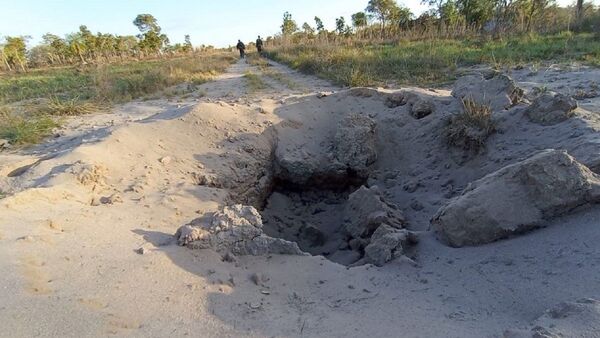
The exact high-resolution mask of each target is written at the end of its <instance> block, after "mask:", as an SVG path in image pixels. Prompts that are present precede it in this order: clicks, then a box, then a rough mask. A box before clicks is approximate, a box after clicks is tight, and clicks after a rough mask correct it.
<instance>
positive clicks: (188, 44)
mask: <svg viewBox="0 0 600 338" xmlns="http://www.w3.org/2000/svg"><path fill="white" fill-rule="evenodd" d="M184 40H185V43H184V44H183V47H182V48H183V51H184V52H186V53H188V52H191V51H192V50H193V49H194V48H193V47H192V40H191V38H190V36H189V34H186V35H185V37H184Z"/></svg>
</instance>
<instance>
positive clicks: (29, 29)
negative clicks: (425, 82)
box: [0, 0, 598, 47]
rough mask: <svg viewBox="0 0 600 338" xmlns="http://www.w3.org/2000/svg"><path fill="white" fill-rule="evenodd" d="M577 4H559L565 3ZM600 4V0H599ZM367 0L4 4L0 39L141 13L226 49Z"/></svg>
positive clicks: (175, 35) (32, 0)
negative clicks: (286, 16)
mask: <svg viewBox="0 0 600 338" xmlns="http://www.w3.org/2000/svg"><path fill="white" fill-rule="evenodd" d="M573 1H574V0H559V1H558V2H559V3H560V4H561V5H566V4H571V3H572V2H573ZM596 1H598V0H596ZM367 2H368V0H246V1H241V0H238V1H235V0H217V1H214V0H177V1H166V0H0V36H5V35H30V36H31V37H32V38H33V39H32V43H37V42H39V41H40V38H41V36H42V35H43V34H45V33H48V32H51V33H54V34H57V35H60V36H64V35H65V34H67V33H69V32H73V31H76V30H77V29H78V27H79V25H82V24H85V25H87V26H88V28H89V29H90V30H91V31H92V32H94V33H96V32H98V31H100V32H103V33H113V34H120V35H128V34H137V33H138V32H137V28H136V27H135V26H134V25H133V24H132V21H133V19H134V18H135V16H136V15H137V14H140V13H149V14H152V15H154V16H155V17H156V18H157V19H158V23H159V25H160V26H161V27H162V28H163V32H164V33H166V34H167V35H168V36H169V38H170V39H171V41H172V42H183V37H184V35H185V34H190V36H191V38H192V43H193V44H194V45H195V46H197V45H200V44H206V45H214V46H217V47H226V46H228V45H233V44H235V43H236V42H237V39H242V40H243V41H253V40H254V39H256V36H257V35H259V34H260V35H262V36H263V37H266V36H269V35H273V34H275V33H277V32H278V31H279V26H280V25H281V21H282V16H283V13H284V12H285V11H289V12H290V13H291V14H292V18H293V19H294V20H296V22H297V23H298V26H301V25H302V23H304V22H305V21H306V22H308V23H309V24H311V25H312V26H314V21H313V18H314V17H315V15H316V16H318V17H320V18H321V19H322V20H323V22H324V23H325V26H326V28H328V29H333V27H334V25H335V18H336V17H340V16H344V17H345V18H346V20H347V21H348V22H349V20H350V15H351V14H352V13H356V12H358V11H361V10H364V8H365V7H366V5H367ZM398 3H399V4H403V5H405V6H408V7H409V8H411V10H412V11H413V12H414V13H415V14H417V15H418V14H420V13H422V12H423V11H424V10H426V9H427V8H426V7H425V6H423V5H421V1H420V0H404V1H401V0H400V1H398Z"/></svg>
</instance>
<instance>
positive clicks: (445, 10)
mask: <svg viewBox="0 0 600 338" xmlns="http://www.w3.org/2000/svg"><path fill="white" fill-rule="evenodd" d="M438 15H439V17H440V20H441V21H442V22H443V23H444V24H446V26H454V25H456V24H457V23H459V22H460V21H461V15H460V13H459V12H458V7H456V2H455V1H446V2H444V3H442V4H441V5H440V6H439V8H438Z"/></svg>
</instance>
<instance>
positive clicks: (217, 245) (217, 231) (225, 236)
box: [175, 204, 305, 256]
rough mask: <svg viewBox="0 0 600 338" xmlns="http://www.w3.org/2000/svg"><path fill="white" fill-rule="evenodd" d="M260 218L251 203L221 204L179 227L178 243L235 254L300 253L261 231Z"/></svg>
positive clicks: (296, 247)
mask: <svg viewBox="0 0 600 338" xmlns="http://www.w3.org/2000/svg"><path fill="white" fill-rule="evenodd" d="M262 227H263V223H262V218H261V216H260V214H259V213H258V211H256V209H254V207H251V206H245V205H241V204H237V205H233V206H228V207H224V208H223V209H222V210H221V211H218V212H214V213H209V214H206V215H204V216H203V217H200V218H197V219H195V220H193V221H192V222H190V223H189V224H186V225H184V226H182V227H181V228H179V230H177V233H176V234H175V237H176V238H177V242H178V244H179V245H186V246H188V247H191V248H194V249H213V250H215V251H217V252H219V253H232V254H235V255H255V256H256V255H266V254H289V255H304V254H305V253H303V252H302V251H301V250H300V248H298V245H297V244H296V243H293V242H288V241H286V240H283V239H280V238H272V237H269V236H267V235H265V234H264V233H263V230H262Z"/></svg>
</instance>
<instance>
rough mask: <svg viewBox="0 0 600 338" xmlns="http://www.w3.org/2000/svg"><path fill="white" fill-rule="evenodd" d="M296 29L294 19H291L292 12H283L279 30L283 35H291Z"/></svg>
mask: <svg viewBox="0 0 600 338" xmlns="http://www.w3.org/2000/svg"><path fill="white" fill-rule="evenodd" d="M297 30H298V25H297V24H296V21H294V19H292V14H290V13H289V12H285V13H283V24H282V25H281V32H282V33H283V35H286V36H287V35H291V34H293V33H294V32H296V31H297Z"/></svg>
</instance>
